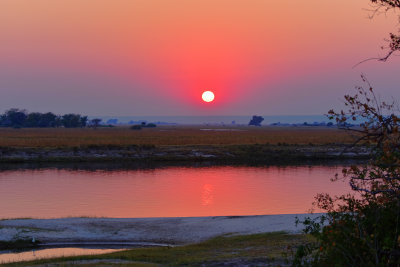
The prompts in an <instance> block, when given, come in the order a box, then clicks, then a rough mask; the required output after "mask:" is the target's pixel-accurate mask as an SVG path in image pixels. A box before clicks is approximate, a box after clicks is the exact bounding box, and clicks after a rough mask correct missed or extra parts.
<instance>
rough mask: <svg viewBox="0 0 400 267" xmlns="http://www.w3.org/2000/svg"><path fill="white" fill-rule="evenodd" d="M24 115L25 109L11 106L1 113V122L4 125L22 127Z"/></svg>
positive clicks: (25, 113) (25, 114)
mask: <svg viewBox="0 0 400 267" xmlns="http://www.w3.org/2000/svg"><path fill="white" fill-rule="evenodd" d="M26 117H27V112H26V110H23V109H17V108H12V109H9V110H7V111H6V112H5V113H4V114H3V115H2V119H1V124H2V126H4V127H22V126H24V123H25V120H26Z"/></svg>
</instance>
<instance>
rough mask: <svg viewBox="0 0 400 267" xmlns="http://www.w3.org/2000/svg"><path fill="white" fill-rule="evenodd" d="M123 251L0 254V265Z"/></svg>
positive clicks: (61, 250)
mask: <svg viewBox="0 0 400 267" xmlns="http://www.w3.org/2000/svg"><path fill="white" fill-rule="evenodd" d="M121 250H123V249H91V248H49V249H41V250H33V251H24V252H18V253H0V264H2V263H11V262H19V261H32V260H40V259H49V258H56V257H68V256H79V255H96V254H105V253H111V252H116V251H121Z"/></svg>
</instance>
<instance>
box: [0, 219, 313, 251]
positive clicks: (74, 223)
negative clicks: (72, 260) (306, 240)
mask: <svg viewBox="0 0 400 267" xmlns="http://www.w3.org/2000/svg"><path fill="white" fill-rule="evenodd" d="M307 216H311V217H316V216H318V214H313V215H310V214H283V215H262V216H218V217H186V218H128V219H118V218H62V219H10V220H1V221H0V240H1V241H12V240H16V239H29V240H32V239H34V240H35V242H36V241H38V242H40V243H41V245H44V246H65V245H79V244H85V243H90V244H92V245H93V244H98V245H101V244H107V243H113V244H116V243H119V244H124V243H130V244H133V243H137V244H138V245H146V244H147V245H184V244H191V243H197V242H201V241H205V240H207V239H210V238H213V237H217V236H221V235H227V234H229V235H232V234H234V235H248V234H258V233H267V232H277V231H285V232H288V233H300V232H301V230H302V227H301V225H299V226H296V224H295V221H296V217H298V218H299V219H304V218H305V217H307Z"/></svg>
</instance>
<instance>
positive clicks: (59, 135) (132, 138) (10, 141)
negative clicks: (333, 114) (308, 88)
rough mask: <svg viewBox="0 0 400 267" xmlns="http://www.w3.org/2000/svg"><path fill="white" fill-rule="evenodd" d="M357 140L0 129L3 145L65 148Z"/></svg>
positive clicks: (287, 131) (258, 130)
mask: <svg viewBox="0 0 400 267" xmlns="http://www.w3.org/2000/svg"><path fill="white" fill-rule="evenodd" d="M353 140H354V139H353V138H352V137H351V136H349V134H348V133H346V132H345V131H341V130H338V129H336V128H334V127H330V128H329V127H247V126H235V127H228V126H226V127H211V126H159V127H156V128H145V129H142V130H136V131H135V130H131V129H129V128H128V127H112V128H98V129H96V130H94V129H91V128H69V129H67V128H23V129H11V128H0V147H19V148H65V147H67V148H68V147H80V146H92V145H97V146H107V145H111V146H129V145H154V146H191V145H250V144H272V145H276V144H289V145H308V144H314V145H326V144H349V143H351V142H352V141H353Z"/></svg>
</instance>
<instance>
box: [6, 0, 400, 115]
mask: <svg viewBox="0 0 400 267" xmlns="http://www.w3.org/2000/svg"><path fill="white" fill-rule="evenodd" d="M369 8H370V5H369V1H368V0H353V1H348V0H327V1H320V0H306V1H292V0H280V1H270V0H249V1H243V0H190V1H184V0H113V1H103V0H96V1H94V0H68V1H67V0H60V1H53V0H35V1H31V0H3V1H1V2H0V93H1V94H0V95H1V97H0V107H1V110H0V111H1V112H3V111H4V110H6V109H8V108H12V107H18V108H26V109H28V110H30V111H42V112H45V111H53V112H56V113H67V112H77V113H83V114H86V115H110V116H121V115H132V116H139V115H253V114H262V115H295V114H301V115H305V114H324V113H326V112H327V110H329V109H330V108H335V107H338V106H340V102H341V101H340V99H341V98H342V96H343V95H344V94H345V93H349V92H352V89H353V88H354V86H355V85H359V84H361V81H360V78H359V76H360V74H361V73H364V74H366V75H367V77H368V78H369V80H370V81H371V82H372V84H373V85H375V87H376V90H377V92H378V93H379V94H381V95H382V96H388V97H390V96H393V97H394V98H397V99H400V90H398V89H399V88H398V87H397V85H398V76H397V75H396V72H398V71H395V70H399V69H400V68H399V67H400V60H399V59H398V58H397V57H393V58H391V60H390V61H389V62H386V63H379V62H373V61H371V62H368V63H365V64H362V65H361V66H358V67H357V68H355V69H352V66H353V65H355V64H356V63H358V62H359V61H361V60H364V59H366V58H369V57H376V56H378V55H383V54H384V52H383V51H382V50H381V49H380V46H382V45H384V44H385V43H384V38H385V37H387V36H388V33H389V32H390V31H392V32H394V31H397V29H396V26H397V25H398V24H397V18H396V15H394V14H391V13H389V14H387V16H384V15H381V16H378V17H376V18H374V19H373V20H370V19H368V15H370V12H368V11H367V10H366V9H369ZM205 90H212V91H214V93H215V95H216V98H215V101H214V102H212V103H209V104H206V103H203V102H202V101H201V93H202V92H203V91H205Z"/></svg>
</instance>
